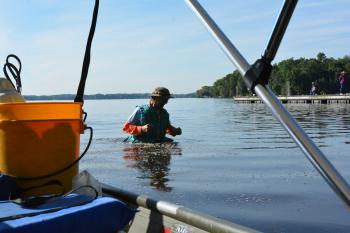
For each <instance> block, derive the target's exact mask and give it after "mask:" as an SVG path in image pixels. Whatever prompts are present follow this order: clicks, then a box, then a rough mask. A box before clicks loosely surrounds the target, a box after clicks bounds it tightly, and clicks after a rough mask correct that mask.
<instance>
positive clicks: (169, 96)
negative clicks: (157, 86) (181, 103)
mask: <svg viewBox="0 0 350 233" xmlns="http://www.w3.org/2000/svg"><path fill="white" fill-rule="evenodd" d="M151 97H160V98H164V99H171V98H174V96H172V95H156V94H152V95H151Z"/></svg>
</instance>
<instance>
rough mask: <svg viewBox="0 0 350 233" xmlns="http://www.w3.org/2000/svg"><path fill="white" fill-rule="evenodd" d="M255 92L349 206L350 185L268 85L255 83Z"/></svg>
mask: <svg viewBox="0 0 350 233" xmlns="http://www.w3.org/2000/svg"><path fill="white" fill-rule="evenodd" d="M254 90H255V93H256V94H257V95H258V96H259V97H260V98H261V99H262V100H263V101H264V103H265V104H266V105H267V106H268V107H269V108H270V110H271V111H272V113H273V115H274V116H275V117H276V118H277V120H278V121H279V122H280V123H281V125H282V126H283V127H284V128H285V129H286V131H287V132H288V133H289V134H290V136H291V137H292V138H293V140H294V141H295V142H296V143H297V145H298V146H299V147H300V149H301V150H302V151H303V152H304V154H305V155H306V156H307V158H308V159H309V160H310V162H311V163H312V164H313V165H314V166H315V168H316V170H317V171H318V172H319V173H320V174H321V175H322V177H323V178H325V180H326V181H327V183H328V184H329V185H330V186H331V187H332V188H333V190H334V191H335V192H336V193H337V194H338V195H339V196H340V197H341V199H342V200H343V201H344V202H345V203H346V204H347V205H348V207H350V187H349V185H348V183H347V182H346V181H345V180H344V178H343V177H342V176H341V175H340V174H339V173H338V171H337V170H336V169H335V168H334V166H333V165H332V164H331V162H330V161H329V160H328V159H327V158H326V156H325V155H324V154H323V153H322V151H321V150H320V149H319V148H318V147H317V146H316V145H315V143H314V142H313V141H312V140H311V139H310V137H309V136H308V135H307V134H306V133H305V131H304V130H303V129H302V128H301V127H300V125H299V124H298V123H297V121H296V120H295V119H294V118H293V117H292V116H291V115H290V113H289V112H288V111H287V110H286V108H285V107H284V106H283V105H282V103H281V102H280V101H279V100H278V99H277V97H276V96H275V94H274V93H273V92H272V91H271V89H270V88H269V87H268V86H263V85H260V84H259V85H256V86H255V88H254Z"/></svg>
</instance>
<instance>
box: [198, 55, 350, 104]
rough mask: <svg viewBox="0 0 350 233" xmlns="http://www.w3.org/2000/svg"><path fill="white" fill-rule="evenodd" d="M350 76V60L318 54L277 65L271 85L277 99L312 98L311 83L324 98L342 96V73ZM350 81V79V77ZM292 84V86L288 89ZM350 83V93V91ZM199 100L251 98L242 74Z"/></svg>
mask: <svg viewBox="0 0 350 233" xmlns="http://www.w3.org/2000/svg"><path fill="white" fill-rule="evenodd" d="M343 70H345V71H347V72H348V73H349V72H350V56H348V55H347V56H344V57H343V58H338V59H334V58H327V57H326V55H325V54H324V53H322V52H321V53H318V54H317V56H316V58H310V59H305V58H299V59H294V58H290V59H287V60H284V61H281V62H279V63H277V64H274V65H273V69H272V72H271V77H270V80H269V85H270V87H271V88H272V90H273V91H274V92H275V93H276V94H277V95H287V94H288V86H289V88H290V89H289V91H290V94H291V95H308V94H309V93H310V88H311V83H312V82H316V83H317V86H318V87H319V91H320V93H321V94H334V93H338V90H339V84H338V81H337V77H338V75H339V73H340V72H341V71H343ZM348 78H349V77H348ZM288 84H289V85H288ZM349 84H350V80H348V82H347V85H348V87H347V90H349V88H350V85H349ZM196 94H197V96H198V97H223V98H230V97H233V96H244V95H248V94H249V92H248V90H247V87H246V85H245V83H244V81H243V78H242V77H241V75H240V74H239V72H238V71H234V72H233V73H231V74H228V75H226V76H225V77H223V78H221V79H219V80H217V81H215V82H214V84H213V86H205V87H202V88H201V89H200V90H198V91H197V92H196Z"/></svg>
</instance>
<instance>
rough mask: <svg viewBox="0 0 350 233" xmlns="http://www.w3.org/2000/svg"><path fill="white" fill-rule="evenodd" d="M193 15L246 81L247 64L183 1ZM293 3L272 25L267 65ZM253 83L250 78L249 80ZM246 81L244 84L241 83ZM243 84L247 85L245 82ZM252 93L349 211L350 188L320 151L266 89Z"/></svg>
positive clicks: (194, 5)
mask: <svg viewBox="0 0 350 233" xmlns="http://www.w3.org/2000/svg"><path fill="white" fill-rule="evenodd" d="M185 1H186V2H187V3H188V5H189V6H190V8H191V9H192V10H193V11H194V13H195V14H196V15H197V16H198V17H199V19H200V20H201V21H202V22H203V24H204V25H205V26H206V27H207V29H208V30H209V32H210V33H211V34H212V36H213V37H214V38H215V39H216V41H217V42H218V43H219V45H220V46H221V48H222V49H223V51H224V52H225V53H226V55H227V56H228V57H229V59H230V60H231V62H232V63H233V64H234V65H235V66H236V67H237V69H238V71H239V72H240V73H241V75H242V76H243V78H244V79H247V78H250V77H246V75H254V74H252V73H250V74H247V71H248V70H249V68H250V65H249V63H248V62H247V61H246V60H245V58H244V57H243V56H242V55H241V54H240V52H239V51H238V50H237V49H236V47H235V46H234V45H233V44H232V43H231V41H230V40H229V39H228V38H227V37H226V36H225V34H224V33H223V32H222V31H221V30H220V28H219V27H218V26H217V25H216V23H215V22H214V21H213V20H212V19H211V17H210V16H209V15H208V13H207V12H206V11H205V10H204V8H203V7H202V6H201V5H200V4H199V2H198V1H197V0H185ZM296 4H297V0H285V2H284V5H283V7H282V9H281V12H280V15H279V19H278V20H277V22H276V25H275V28H274V30H273V33H272V35H271V39H270V41H269V43H268V45H267V49H266V50H265V54H264V55H265V56H266V57H267V58H269V60H270V61H272V60H273V58H274V56H275V54H276V52H277V49H278V47H279V44H280V42H281V40H282V38H283V35H284V32H285V30H286V28H287V26H288V23H289V20H290V18H291V16H292V14H293V11H294V9H295V6H296ZM252 79H254V78H252ZM245 81H246V80H245ZM246 83H247V82H246ZM254 91H255V93H256V94H257V95H258V96H259V97H260V98H261V99H262V100H263V102H264V103H265V104H266V105H267V106H268V107H269V108H270V110H271V111H272V113H273V115H274V116H275V117H276V119H277V120H278V121H279V122H280V123H281V125H282V126H283V127H284V128H285V129H286V131H287V132H288V133H289V134H290V136H291V137H292V138H293V140H294V141H295V142H296V144H297V145H298V146H299V147H300V149H301V150H302V151H303V152H304V154H305V155H306V157H307V158H308V159H309V160H310V162H311V163H312V164H313V165H314V167H315V168H316V170H317V171H318V172H319V173H320V174H321V176H322V177H323V178H324V179H325V180H326V182H327V183H328V184H329V185H330V186H331V188H332V189H333V190H334V191H335V193H336V194H338V196H339V197H340V198H341V199H342V200H343V201H344V203H345V204H346V205H347V206H348V207H350V187H349V185H348V184H347V182H346V181H345V179H344V178H343V177H342V176H341V175H340V174H339V173H338V171H337V170H336V169H335V168H334V166H333V165H332V164H331V163H330V161H329V160H328V159H327V158H326V156H325V155H324V154H323V153H322V151H321V150H320V149H319V148H318V147H317V146H316V145H315V143H314V142H313V141H312V140H311V139H310V137H309V136H308V135H307V134H306V133H305V131H304V130H303V129H302V128H301V127H300V125H299V124H298V123H297V121H296V120H295V119H294V118H293V117H292V116H291V115H290V113H289V112H288V110H287V109H286V108H285V107H284V106H283V105H282V104H281V102H280V101H279V100H278V99H277V97H276V95H275V94H274V93H273V92H272V90H271V89H270V88H269V87H268V86H267V85H266V86H265V85H261V84H257V85H256V86H255V87H254Z"/></svg>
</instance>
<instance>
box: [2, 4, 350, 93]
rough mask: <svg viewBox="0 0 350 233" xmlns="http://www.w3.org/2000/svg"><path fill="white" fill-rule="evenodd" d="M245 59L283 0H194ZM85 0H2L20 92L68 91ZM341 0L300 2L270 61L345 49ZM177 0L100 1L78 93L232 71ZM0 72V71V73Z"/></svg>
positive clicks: (346, 7)
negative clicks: (87, 66) (84, 78)
mask: <svg viewBox="0 0 350 233" xmlns="http://www.w3.org/2000/svg"><path fill="white" fill-rule="evenodd" d="M199 2H200V3H201V4H202V6H203V7H204V8H205V9H206V11H207V12H208V13H209V15H210V16H211V17H212V18H213V19H214V20H215V22H216V23H217V25H218V26H219V27H220V28H221V29H222V31H223V32H224V33H225V34H226V36H227V37H228V38H229V39H230V40H231V41H232V43H233V44H234V45H235V46H236V47H237V48H238V50H239V51H240V52H241V54H242V55H243V56H244V57H245V58H246V60H247V61H248V62H249V63H253V62H254V61H255V60H257V59H258V58H260V56H261V55H262V53H263V51H264V50H265V46H266V44H267V42H268V39H269V37H270V34H271V32H272V29H273V27H274V24H275V21H276V19H277V16H278V14H279V11H280V8H281V6H282V5H283V1H279V0H244V1H243V0H199ZM93 6H94V1H92V0H91V1H87V0H74V1H67V0H66V1H62V0H1V8H0V28H1V30H0V65H1V66H2V64H3V63H4V62H5V59H6V57H7V55H8V54H12V53H13V54H16V55H17V56H19V57H20V59H21V61H22V73H21V78H22V85H23V88H22V93H23V94H24V95H53V94H75V93H76V90H77V87H78V84H79V79H80V74H81V66H82V62H83V56H84V52H85V46H86V41H87V36H88V32H89V28H90V24H91V17H92V10H93ZM349 22H350V1H349V0H322V1H320V0H299V2H298V5H297V7H296V9H295V12H294V15H293V17H292V20H291V22H290V24H289V26H288V29H287V31H286V34H285V37H284V39H283V41H282V43H281V46H280V48H279V50H278V52H277V55H276V58H275V60H274V61H273V63H276V62H279V61H282V60H284V59H288V58H292V57H293V58H295V59H297V58H300V57H304V58H313V57H316V55H317V53H319V52H324V53H325V54H326V56H327V57H334V58H339V57H343V56H345V55H350V25H349ZM235 69H236V67H234V65H233V64H232V63H231V62H230V61H229V60H228V58H227V57H226V55H225V54H224V53H223V52H222V50H221V49H220V47H219V46H218V44H217V43H216V41H215V40H214V39H213V38H212V36H211V35H210V34H209V33H208V31H207V30H206V28H205V27H204V26H203V25H202V24H201V23H200V21H199V19H198V18H197V17H196V16H195V14H194V13H193V12H192V11H191V9H190V8H189V7H188V5H187V4H186V2H185V1H184V0H133V1H131V0H100V9H99V17H98V21H97V27H96V31H95V37H94V40H93V44H92V53H91V63H90V69H89V75H88V79H87V82H86V87H85V94H97V93H102V94H107V93H150V92H151V91H152V90H153V89H154V88H155V87H157V86H165V87H168V88H169V89H170V91H171V92H172V93H175V94H185V93H191V92H195V91H196V90H198V89H200V88H201V87H202V86H206V85H209V86H210V85H212V84H213V83H214V82H215V81H216V80H218V79H220V78H222V77H224V76H225V75H227V74H228V73H231V72H232V71H234V70H235ZM0 76H3V74H2V73H0Z"/></svg>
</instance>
